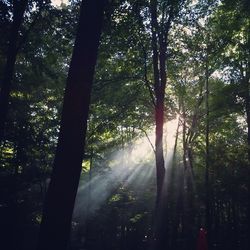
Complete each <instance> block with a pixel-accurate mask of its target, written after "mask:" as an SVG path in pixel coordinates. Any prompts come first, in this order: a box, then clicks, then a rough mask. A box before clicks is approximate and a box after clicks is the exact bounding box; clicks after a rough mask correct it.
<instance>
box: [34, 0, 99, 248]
mask: <svg viewBox="0 0 250 250" xmlns="http://www.w3.org/2000/svg"><path fill="white" fill-rule="evenodd" d="M103 11H104V0H85V1H83V2H82V6H81V11H80V20H79V26H78V30H77V35H76V41H75V46H74V50H73V55H72V59H71V63H70V68H69V73H68V78H67V84H66V89H65V95H64V104H63V110H62V120H61V128H60V133H59V139H58V145H57V151H56V155H55V160H54V167H53V171H52V176H51V181H50V185H49V188H48V192H47V195H46V199H45V205H44V211H43V218H42V223H41V228H40V235H39V242H38V248H37V249H38V250H55V249H60V250H65V249H67V246H68V241H69V236H70V230H71V218H72V212H73V208H74V202H75V196H76V192H77V188H78V183H79V178H80V173H81V168H82V159H83V154H84V146H85V136H86V129H87V119H88V112H89V103H90V94H91V88H92V82H93V76H94V69H95V64H96V59H97V50H98V46H99V40H100V34H101V25H102V19H103Z"/></svg>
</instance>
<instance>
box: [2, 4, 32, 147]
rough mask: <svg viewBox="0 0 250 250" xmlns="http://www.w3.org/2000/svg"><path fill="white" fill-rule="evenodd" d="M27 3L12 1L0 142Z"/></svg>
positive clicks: (3, 82)
mask: <svg viewBox="0 0 250 250" xmlns="http://www.w3.org/2000/svg"><path fill="white" fill-rule="evenodd" d="M27 4H28V1H27V0H23V1H18V0H14V1H13V22H12V25H11V31H10V37H9V46H8V51H7V58H6V64H5V68H4V73H3V79H2V81H1V91H0V144H1V143H2V141H3V138H4V127H5V122H6V118H7V113H8V106H9V99H10V91H11V85H12V79H13V75H14V69H15V63H16V57H17V52H18V38H19V34H18V33H19V30H20V27H21V24H22V21H23V16H24V12H25V9H26V7H27Z"/></svg>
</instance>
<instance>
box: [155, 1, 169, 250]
mask: <svg viewBox="0 0 250 250" xmlns="http://www.w3.org/2000/svg"><path fill="white" fill-rule="evenodd" d="M157 7H158V6H157V0H151V1H150V13H151V29H152V51H153V58H152V59H153V73H154V94H155V138H156V139H155V161H156V182H157V196H156V209H155V215H156V223H155V224H156V225H155V236H156V244H157V246H156V248H157V249H159V250H160V249H164V250H166V249H167V248H168V246H167V244H168V216H167V213H168V212H167V209H168V205H167V199H166V192H163V189H164V187H165V186H166V183H164V182H165V172H166V170H165V163H164V154H163V126H164V98H165V88H166V80H167V76H166V59H167V53H166V52H167V44H168V42H167V41H168V34H169V30H170V26H171V22H172V18H173V6H170V9H169V10H168V12H167V14H166V13H163V16H165V15H166V16H168V18H167V19H164V20H162V22H158V20H157V18H158V17H157ZM162 18H163V17H162Z"/></svg>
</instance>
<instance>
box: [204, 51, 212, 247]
mask: <svg viewBox="0 0 250 250" xmlns="http://www.w3.org/2000/svg"><path fill="white" fill-rule="evenodd" d="M207 57H208V55H207ZM205 70H206V72H205V77H206V79H205V88H206V103H205V105H206V170H205V189H206V227H207V235H208V244H209V243H210V233H211V230H210V229H211V218H210V188H209V187H210V183H209V182H210V181H209V161H210V150H209V100H208V98H209V83H208V80H209V72H208V58H206V69H205Z"/></svg>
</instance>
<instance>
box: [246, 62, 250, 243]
mask: <svg viewBox="0 0 250 250" xmlns="http://www.w3.org/2000/svg"><path fill="white" fill-rule="evenodd" d="M249 67H250V62H248V71H247V72H246V79H245V88H246V91H245V93H246V96H245V109H246V121H247V155H248V177H249V179H250V93H249V92H250V86H249V85H250V68H249ZM247 206H248V208H247V210H248V212H247V213H248V247H250V182H248V204H247Z"/></svg>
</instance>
